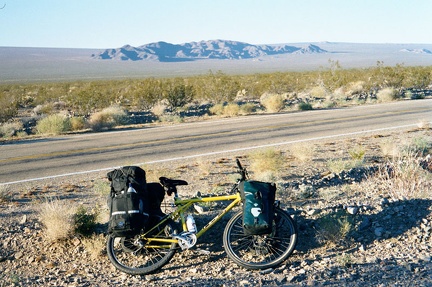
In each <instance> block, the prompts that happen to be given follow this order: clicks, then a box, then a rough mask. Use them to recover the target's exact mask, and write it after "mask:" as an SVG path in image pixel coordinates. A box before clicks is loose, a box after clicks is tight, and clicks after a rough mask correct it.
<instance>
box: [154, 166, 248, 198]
mask: <svg viewBox="0 0 432 287" xmlns="http://www.w3.org/2000/svg"><path fill="white" fill-rule="evenodd" d="M236 163H237V167H238V173H240V175H241V178H240V179H239V181H238V182H237V183H236V184H235V185H234V186H233V190H234V189H236V188H237V186H238V184H239V183H240V182H242V181H245V180H246V178H247V175H248V174H247V170H246V168H244V167H243V166H242V165H241V163H240V160H239V159H238V158H236ZM159 181H160V183H161V184H162V185H163V186H164V188H165V190H166V193H167V195H168V196H171V195H172V194H173V193H174V197H177V196H178V194H177V186H178V185H187V184H188V183H187V182H186V181H184V180H177V179H170V178H166V177H160V178H159Z"/></svg>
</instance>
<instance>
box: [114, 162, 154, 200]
mask: <svg viewBox="0 0 432 287" xmlns="http://www.w3.org/2000/svg"><path fill="white" fill-rule="evenodd" d="M107 176H108V180H109V181H111V190H112V191H114V192H115V193H116V194H118V193H122V191H124V192H126V190H127V189H128V188H129V184H131V185H132V187H133V188H134V189H135V190H136V191H137V192H138V193H144V192H145V189H146V174H145V171H144V170H143V169H142V168H140V167H139V166H124V167H121V168H118V169H114V170H113V171H110V172H108V174H107Z"/></svg>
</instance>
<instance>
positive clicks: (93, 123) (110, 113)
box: [88, 106, 127, 131]
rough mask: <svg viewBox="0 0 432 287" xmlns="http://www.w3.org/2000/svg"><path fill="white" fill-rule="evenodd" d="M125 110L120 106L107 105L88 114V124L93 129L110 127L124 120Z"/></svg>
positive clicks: (98, 129)
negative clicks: (107, 106) (98, 110)
mask: <svg viewBox="0 0 432 287" xmlns="http://www.w3.org/2000/svg"><path fill="white" fill-rule="evenodd" d="M126 116H127V114H126V112H125V111H124V110H123V109H122V108H121V107H117V106H114V107H109V108H105V109H103V110H102V111H100V112H97V113H94V114H92V115H91V116H90V119H89V121H88V124H89V126H90V128H91V129H92V130H93V131H101V130H103V129H111V128H113V127H115V126H117V125H120V124H123V123H124V122H125V121H126Z"/></svg>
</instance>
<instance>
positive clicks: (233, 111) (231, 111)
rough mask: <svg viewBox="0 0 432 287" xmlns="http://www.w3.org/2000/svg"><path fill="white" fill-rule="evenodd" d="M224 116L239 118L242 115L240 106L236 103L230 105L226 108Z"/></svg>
mask: <svg viewBox="0 0 432 287" xmlns="http://www.w3.org/2000/svg"><path fill="white" fill-rule="evenodd" d="M223 114H224V115H225V116H227V117H235V116H238V115H239V114H240V106H239V105H237V104H235V103H231V104H228V105H226V106H225V107H224V110H223Z"/></svg>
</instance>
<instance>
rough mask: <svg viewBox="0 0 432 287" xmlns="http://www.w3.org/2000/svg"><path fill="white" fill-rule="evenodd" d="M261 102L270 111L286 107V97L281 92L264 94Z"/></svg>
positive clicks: (277, 110) (274, 111) (278, 110)
mask: <svg viewBox="0 0 432 287" xmlns="http://www.w3.org/2000/svg"><path fill="white" fill-rule="evenodd" d="M260 103H261V105H263V106H264V108H265V109H266V110H267V111H268V112H270V113H277V112H280V111H281V110H283V109H284V108H285V98H284V96H283V95H280V94H263V95H262V96H261V98H260Z"/></svg>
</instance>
